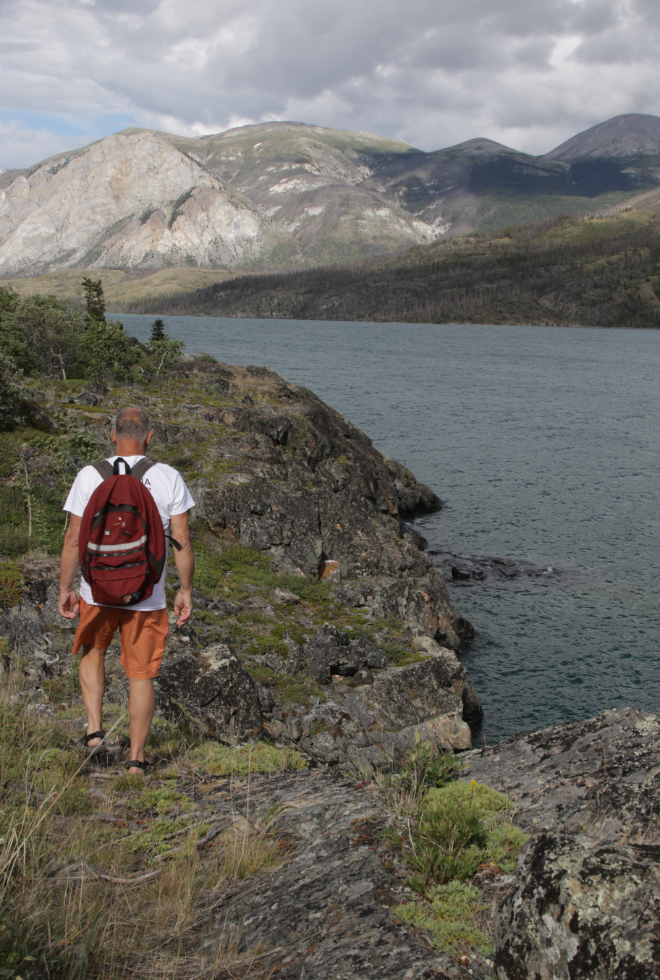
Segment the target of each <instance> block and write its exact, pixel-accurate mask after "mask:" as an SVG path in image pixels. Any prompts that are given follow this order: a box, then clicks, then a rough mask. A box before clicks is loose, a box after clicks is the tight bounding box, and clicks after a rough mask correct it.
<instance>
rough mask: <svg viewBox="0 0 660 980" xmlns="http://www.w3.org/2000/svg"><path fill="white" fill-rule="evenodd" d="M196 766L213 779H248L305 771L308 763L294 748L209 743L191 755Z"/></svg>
mask: <svg viewBox="0 0 660 980" xmlns="http://www.w3.org/2000/svg"><path fill="white" fill-rule="evenodd" d="M190 760H191V762H193V763H194V764H195V767H196V768H197V769H199V770H202V771H203V772H207V773H210V774H212V775H214V776H246V775H248V773H257V772H279V771H281V770H283V769H306V768H307V765H308V763H307V762H306V761H305V759H303V757H302V756H301V755H300V753H299V752H297V751H296V750H295V749H278V748H275V746H274V745H269V744H268V743H267V742H257V744H256V745H240V746H238V747H237V748H230V747H229V746H227V745H220V744H219V743H218V742H211V741H206V742H204V743H203V744H202V745H200V746H199V747H198V748H196V749H193V751H192V752H191V753H190Z"/></svg>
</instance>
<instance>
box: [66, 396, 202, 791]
mask: <svg viewBox="0 0 660 980" xmlns="http://www.w3.org/2000/svg"><path fill="white" fill-rule="evenodd" d="M110 438H111V439H112V441H113V442H114V443H115V444H116V446H117V455H116V456H111V457H110V458H109V459H107V460H102V461H101V462H99V463H94V464H93V465H91V466H85V467H83V469H82V470H80V472H79V473H78V475H77V476H76V479H75V480H74V483H73V486H72V487H71V490H70V491H69V495H68V497H67V498H66V502H65V504H64V510H66V511H68V512H69V513H70V515H71V522H70V524H69V528H68V530H67V532H66V535H65V537H64V547H63V548H62V561H61V566H60V596H59V602H58V609H59V612H60V614H61V615H62V616H64V617H65V618H66V619H74V618H75V616H76V615H77V613H78V611H79V610H80V622H79V624H78V629H77V630H76V636H75V639H74V643H73V653H74V656H75V654H77V653H78V652H80V653H81V657H80V686H81V688H82V696H83V701H84V702H85V707H86V708H87V734H86V735H85V736H84V737H83V743H84V745H85V746H86V747H87V750H88V751H89V752H92V753H94V752H98V751H99V749H101V748H102V746H103V745H104V741H103V740H104V738H105V732H104V731H103V726H102V722H101V710H102V704H103V694H104V692H105V668H104V664H105V653H106V650H107V649H108V647H109V645H110V643H111V641H112V637H113V635H114V633H115V630H116V629H117V628H119V635H120V639H121V665H122V667H123V668H124V671H125V673H126V675H127V677H128V681H129V699H128V718H129V726H130V736H131V748H130V753H129V762H127V763H126V766H127V768H128V771H129V772H130V773H140V772H142V771H144V770H145V769H146V768H147V763H146V761H145V758H144V744H145V742H146V740H147V735H148V734H149V730H150V728H151V720H152V717H153V713H154V688H153V678H154V677H157V676H158V672H159V670H160V664H161V661H162V659H163V653H164V651H165V641H166V639H167V633H168V628H169V623H168V618H167V608H166V601H165V572H166V568H167V553H168V534H171V538H170V539H169V540H172V542H173V544H174V546H175V551H174V558H175V561H176V568H177V572H178V575H179V592H178V593H177V596H176V598H175V600H174V614H175V616H177V617H178V618H177V626H183V625H184V623H187V622H188V620H189V619H190V617H191V615H192V581H193V570H194V566H195V559H194V555H193V552H192V547H191V544H190V530H189V527H188V511H189V510H190V508H191V507H193V506H194V501H193V499H192V497H191V495H190V491H189V490H188V487H187V486H186V484H185V483H184V481H183V478H182V477H181V474H180V473H178V472H177V471H176V470H175V469H173V468H172V467H171V466H167V465H165V464H164V463H154V462H153V461H152V460H149V459H147V458H146V452H147V447H148V446H149V443H150V442H151V423H150V421H149V416H148V415H147V413H146V412H143V411H142V409H139V408H122V409H121V411H120V412H119V414H118V415H117V419H116V421H115V426H114V429H112V431H111V433H110ZM79 569H82V574H81V579H80V599H78V596H77V594H76V592H75V591H74V588H73V580H74V578H75V576H76V574H77V573H78V570H79Z"/></svg>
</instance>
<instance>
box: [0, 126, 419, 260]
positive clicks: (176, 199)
mask: <svg viewBox="0 0 660 980" xmlns="http://www.w3.org/2000/svg"><path fill="white" fill-rule="evenodd" d="M410 150H411V148H410V147H409V146H408V145H407V144H405V143H402V142H400V141H397V140H387V139H382V138H380V137H378V136H369V135H368V134H350V133H337V132H335V131H333V130H324V129H321V128H320V127H314V126H304V125H302V124H296V123H268V124H263V125H261V126H248V127H242V128H240V129H237V130H230V131H229V132H228V133H221V134H220V135H218V136H214V137H207V138H205V139H188V138H185V137H177V136H171V135H169V134H167V133H158V132H155V131H152V130H140V129H132V130H126V131H124V132H122V133H117V134H115V135H113V136H108V137H106V138H105V139H102V140H99V141H98V142H96V143H93V144H91V145H90V146H87V147H83V148H82V149H80V150H75V151H73V152H69V153H63V154H60V155H58V156H56V157H52V158H50V159H48V160H45V161H43V162H42V163H41V164H38V165H37V166H35V167H31V168H29V169H27V170H24V171H12V172H11V173H7V174H5V175H3V178H4V179H3V178H0V274H2V275H15V274H17V273H18V274H20V273H23V272H25V271H26V270H28V269H30V270H32V271H33V272H36V271H40V270H41V271H45V270H52V269H56V268H68V267H71V266H84V267H88V268H107V267H111V268H112V267H123V268H131V267H139V268H141V269H158V268H163V267H166V266H169V265H191V264H192V265H199V266H210V267H217V266H221V267H225V268H231V267H237V266H238V267H240V266H248V265H249V266H253V265H254V264H255V263H261V264H265V265H266V266H267V267H272V266H273V265H275V266H277V265H278V264H287V265H288V264H289V263H290V262H291V260H292V259H300V258H306V257H307V258H309V259H311V260H312V261H314V262H316V261H323V260H326V261H336V259H337V258H338V257H339V255H340V254H342V253H343V254H342V257H343V258H346V254H347V253H346V250H347V249H348V250H349V252H350V251H354V252H355V253H356V254H357V255H361V254H363V255H364V256H365V257H367V256H369V255H371V254H378V253H382V252H387V251H391V250H392V249H400V248H402V247H406V246H410V245H415V244H421V243H425V242H431V241H433V240H434V239H435V233H434V231H433V229H431V228H429V227H428V226H427V225H426V224H425V223H424V222H423V221H420V220H419V219H417V218H416V217H415V216H414V215H412V214H410V213H408V212H407V211H406V210H405V209H403V208H401V207H400V206H399V205H398V204H397V202H396V201H383V200H381V199H380V197H379V195H377V194H376V193H374V191H373V190H371V189H365V188H362V187H359V186H358V184H360V182H362V181H363V180H364V178H365V177H367V176H369V175H370V174H371V173H373V172H374V170H375V169H376V168H377V167H378V166H379V165H380V164H381V163H382V160H383V157H386V158H388V159H389V158H390V157H392V156H396V155H399V154H402V153H403V154H406V153H408V152H410Z"/></svg>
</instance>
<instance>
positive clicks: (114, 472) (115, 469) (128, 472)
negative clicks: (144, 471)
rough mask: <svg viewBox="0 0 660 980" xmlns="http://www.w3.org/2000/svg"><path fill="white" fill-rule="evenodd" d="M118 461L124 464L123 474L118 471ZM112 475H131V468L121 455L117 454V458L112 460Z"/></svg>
mask: <svg viewBox="0 0 660 980" xmlns="http://www.w3.org/2000/svg"><path fill="white" fill-rule="evenodd" d="M120 463H123V464H124V466H125V467H126V469H125V474H122V473H120V472H119V464H120ZM112 475H113V476H123V475H126V476H130V475H131V468H130V466H129V465H128V463H127V462H126V460H125V459H124V457H123V456H117V459H116V460H115V461H114V463H113V465H112Z"/></svg>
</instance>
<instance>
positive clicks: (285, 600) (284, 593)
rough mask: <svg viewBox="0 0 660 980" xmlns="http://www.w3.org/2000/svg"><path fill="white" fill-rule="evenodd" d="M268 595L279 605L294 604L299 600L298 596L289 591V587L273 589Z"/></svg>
mask: <svg viewBox="0 0 660 980" xmlns="http://www.w3.org/2000/svg"><path fill="white" fill-rule="evenodd" d="M270 596H271V599H272V600H273V602H276V603H277V604H278V605H280V606H295V605H297V604H298V603H299V602H300V596H298V595H296V594H295V592H290V591H289V589H279V588H278V589H273V591H272V592H271V594H270Z"/></svg>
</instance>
